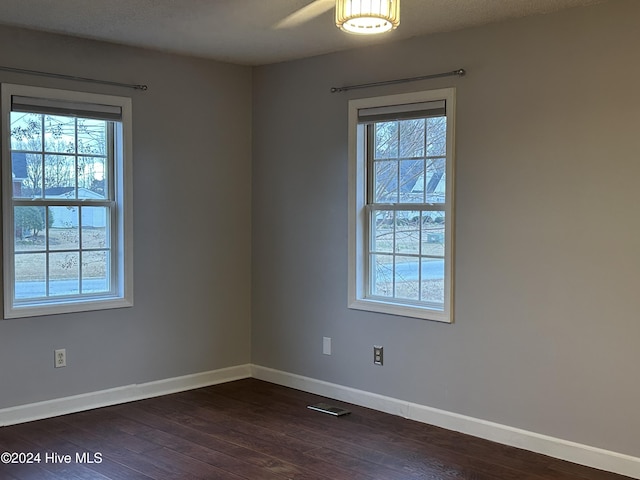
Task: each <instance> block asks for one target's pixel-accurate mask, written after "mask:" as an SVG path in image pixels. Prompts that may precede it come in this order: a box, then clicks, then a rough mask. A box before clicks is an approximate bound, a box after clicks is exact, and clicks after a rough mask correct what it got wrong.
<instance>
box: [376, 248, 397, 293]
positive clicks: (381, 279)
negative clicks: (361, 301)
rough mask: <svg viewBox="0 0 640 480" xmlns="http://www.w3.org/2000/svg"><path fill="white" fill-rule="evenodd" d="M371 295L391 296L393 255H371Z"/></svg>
mask: <svg viewBox="0 0 640 480" xmlns="http://www.w3.org/2000/svg"><path fill="white" fill-rule="evenodd" d="M371 295H374V296H378V297H392V296H393V255H371Z"/></svg>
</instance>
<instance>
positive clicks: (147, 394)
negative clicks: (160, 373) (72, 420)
mask: <svg viewBox="0 0 640 480" xmlns="http://www.w3.org/2000/svg"><path fill="white" fill-rule="evenodd" d="M250 376H251V366H250V365H248V364H247V365H239V366H235V367H229V368H222V369H220V370H211V371H209V372H202V373H196V374H192V375H185V376H182V377H174V378H168V379H166V380H158V381H155V382H148V383H140V384H134V385H126V386H123V387H117V388H110V389H108V390H100V391H97V392H90V393H84V394H81V395H74V396H71V397H64V398H56V399H53V400H47V401H44V402H37V403H30V404H27V405H19V406H17V407H9V408H4V409H0V426H5V425H15V424H17V423H24V422H31V421H33V420H41V419H43V418H50V417H56V416H58V415H66V414H68V413H75V412H81V411H83V410H91V409H94V408H100V407H107V406H109V405H116V404H119V403H126V402H133V401H136V400H143V399H145V398H151V397H159V396H161V395H168V394H170V393H176V392H182V391H185V390H192V389H194V388H201V387H207V386H209V385H216V384H218V383H225V382H230V381H233V380H239V379H241V378H248V377H250Z"/></svg>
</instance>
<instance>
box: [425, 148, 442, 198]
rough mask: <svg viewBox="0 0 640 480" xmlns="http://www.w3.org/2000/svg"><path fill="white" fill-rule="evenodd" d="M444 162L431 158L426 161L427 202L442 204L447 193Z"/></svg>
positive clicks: (440, 159)
mask: <svg viewBox="0 0 640 480" xmlns="http://www.w3.org/2000/svg"><path fill="white" fill-rule="evenodd" d="M445 169H446V160H445V159H444V158H432V159H430V160H428V161H427V182H426V188H427V202H428V203H444V202H445V194H446V191H447V178H446V173H445V171H446V170H445Z"/></svg>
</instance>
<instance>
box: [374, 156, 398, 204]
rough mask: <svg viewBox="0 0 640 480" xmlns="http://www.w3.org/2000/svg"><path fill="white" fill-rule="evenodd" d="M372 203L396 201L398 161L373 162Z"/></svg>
mask: <svg viewBox="0 0 640 480" xmlns="http://www.w3.org/2000/svg"><path fill="white" fill-rule="evenodd" d="M373 183H374V188H375V192H374V199H373V201H374V203H396V202H397V201H398V162H397V161H396V160H391V161H382V162H375V163H374V182H373Z"/></svg>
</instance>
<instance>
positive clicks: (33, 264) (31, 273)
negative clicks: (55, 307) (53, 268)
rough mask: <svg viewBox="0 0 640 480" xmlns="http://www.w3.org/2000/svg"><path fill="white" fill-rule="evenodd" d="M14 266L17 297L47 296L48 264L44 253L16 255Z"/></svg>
mask: <svg viewBox="0 0 640 480" xmlns="http://www.w3.org/2000/svg"><path fill="white" fill-rule="evenodd" d="M14 266H15V271H14V275H15V298H32V297H43V296H45V294H46V278H47V264H46V256H45V254H44V253H27V254H20V255H16V256H15V264H14Z"/></svg>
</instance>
